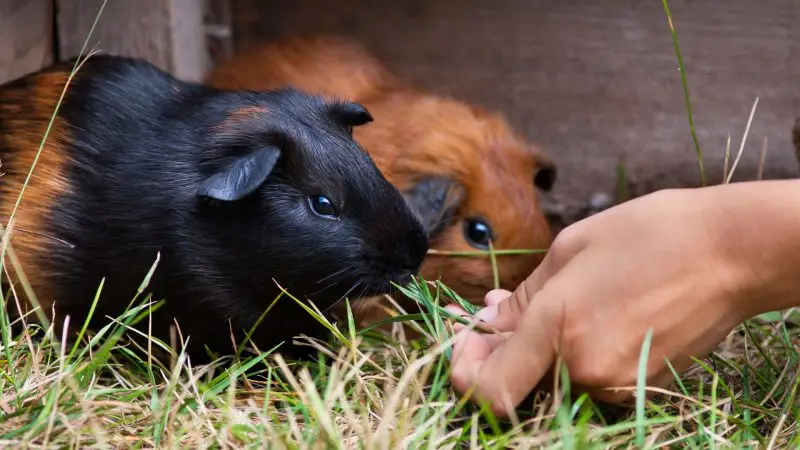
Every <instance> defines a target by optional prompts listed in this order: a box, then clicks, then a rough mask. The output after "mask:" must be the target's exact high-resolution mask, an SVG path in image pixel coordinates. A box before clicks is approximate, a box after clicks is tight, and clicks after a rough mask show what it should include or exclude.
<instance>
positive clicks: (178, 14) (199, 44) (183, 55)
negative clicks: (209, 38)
mask: <svg viewBox="0 0 800 450" xmlns="http://www.w3.org/2000/svg"><path fill="white" fill-rule="evenodd" d="M102 5H103V0H57V28H58V38H59V50H60V56H61V59H66V58H71V57H75V56H77V55H78V54H79V53H80V50H81V47H83V44H84V41H86V37H87V36H88V33H89V30H90V29H91V27H92V24H93V23H94V21H95V18H96V17H97V15H98V13H99V12H100V8H101V6H102ZM207 7H208V5H207V0H136V1H131V0H108V1H107V3H106V4H105V7H104V8H103V10H102V13H101V15H100V18H99V21H98V23H97V25H96V26H95V29H94V32H93V33H92V36H91V38H90V39H89V41H88V45H87V51H91V50H92V49H96V50H99V51H101V52H102V53H106V54H115V55H123V56H133V57H140V58H144V59H147V60H148V61H150V62H151V63H153V64H155V65H156V66H158V67H160V68H162V69H164V70H166V71H169V72H171V73H172V74H174V75H175V76H177V77H179V78H183V79H186V80H192V81H197V80H200V79H202V77H203V75H204V74H205V72H206V71H207V70H208V69H209V64H210V62H209V57H208V50H207V45H206V36H205V30H204V23H203V21H204V15H205V12H206V10H207Z"/></svg>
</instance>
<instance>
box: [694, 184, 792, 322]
mask: <svg viewBox="0 0 800 450" xmlns="http://www.w3.org/2000/svg"><path fill="white" fill-rule="evenodd" d="M696 193H697V194H698V197H699V198H700V201H701V202H704V203H705V206H707V208H708V211H709V214H708V221H707V225H708V227H709V239H711V240H712V248H713V252H714V254H715V255H716V261H717V262H718V263H719V267H720V274H721V277H720V278H721V279H722V282H723V284H724V289H725V292H726V297H727V300H726V301H727V302H729V305H728V306H730V307H731V308H732V310H733V312H734V314H735V315H736V317H737V319H738V320H739V321H743V320H746V319H748V318H750V317H753V316H755V315H758V314H761V313H764V312H768V311H774V310H780V309H786V308H790V307H793V306H798V305H800V278H798V274H800V226H798V224H800V180H771V181H757V182H742V183H735V184H729V185H720V186H713V187H708V188H701V189H699V190H697V191H696Z"/></svg>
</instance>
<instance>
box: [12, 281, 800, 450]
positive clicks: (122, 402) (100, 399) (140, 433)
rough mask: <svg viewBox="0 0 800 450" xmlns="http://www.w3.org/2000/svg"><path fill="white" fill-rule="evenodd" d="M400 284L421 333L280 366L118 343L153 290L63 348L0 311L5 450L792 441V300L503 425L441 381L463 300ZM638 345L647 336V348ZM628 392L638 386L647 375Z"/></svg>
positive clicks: (359, 340) (543, 400)
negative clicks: (655, 370)
mask: <svg viewBox="0 0 800 450" xmlns="http://www.w3.org/2000/svg"><path fill="white" fill-rule="evenodd" d="M405 293H406V294H408V295H410V296H412V297H414V298H416V299H418V300H419V301H420V304H421V306H422V310H423V311H424V314H420V316H421V317H420V320H418V321H415V322H413V323H412V322H408V323H407V325H408V326H413V327H415V329H416V330H417V331H418V332H419V333H420V336H419V337H417V338H416V339H409V338H407V337H405V329H404V328H403V326H402V324H401V322H402V321H406V320H407V319H408V317H409V316H412V315H410V314H406V315H401V316H399V317H398V318H396V319H395V324H394V325H393V326H392V328H393V329H392V331H391V332H388V331H378V330H376V329H374V328H373V329H358V328H357V327H356V326H355V324H354V323H353V320H352V315H351V316H350V317H349V318H348V319H347V320H346V321H345V322H344V323H343V324H340V325H339V326H338V327H336V329H337V333H335V334H334V333H331V338H330V339H329V340H326V341H314V340H310V339H306V340H305V341H306V342H307V343H308V345H313V346H315V347H316V348H317V350H318V352H319V353H318V355H319V356H318V359H317V360H312V361H306V362H299V361H285V360H283V358H282V357H281V355H280V353H278V352H275V351H266V352H263V353H260V354H258V356H248V357H241V358H232V359H231V358H229V359H227V360H219V361H217V362H215V363H213V364H209V365H205V366H198V367H195V366H193V365H192V364H191V362H190V361H188V360H187V359H186V358H185V356H184V355H183V354H182V353H181V352H173V353H172V354H171V355H170V356H169V358H166V359H167V361H161V360H159V359H158V358H156V357H155V356H154V355H153V354H152V352H148V351H147V348H143V347H138V348H137V347H135V346H134V345H133V344H132V343H131V342H129V341H128V340H126V335H127V333H130V331H127V332H126V330H127V325H130V324H132V323H133V322H135V321H136V320H137V319H138V320H146V315H147V311H148V308H149V306H150V303H149V301H148V300H147V299H145V300H146V301H145V302H144V303H142V304H140V305H137V306H135V307H132V308H131V309H130V311H129V313H127V314H126V315H124V316H122V317H120V318H119V321H118V322H116V323H114V324H111V325H109V326H108V327H106V328H104V329H101V330H99V331H98V332H97V333H93V332H91V331H87V333H86V335H85V337H84V339H83V340H82V341H81V342H79V343H77V344H76V345H75V346H74V347H72V348H66V347H65V346H62V345H60V343H59V340H58V339H56V336H54V335H53V333H52V332H51V331H50V330H51V329H46V328H43V327H40V326H37V325H35V324H33V323H31V324H30V325H29V326H28V327H27V328H26V329H25V330H24V331H21V332H19V333H18V334H13V333H12V331H11V327H10V326H9V325H10V324H9V322H8V316H7V315H6V314H3V315H2V317H0V335H1V337H2V342H3V345H2V349H0V358H2V359H0V392H1V393H2V396H1V397H0V411H2V414H0V446H3V447H4V448H5V447H16V446H23V445H25V446H29V447H32V448H39V447H47V448H64V447H69V448H78V447H80V448H84V447H87V446H90V445H100V446H111V447H126V448H128V447H131V448H154V447H158V448H174V447H183V448H200V447H202V448H205V447H246V448H263V447H264V446H269V447H270V448H401V447H409V448H467V447H469V448H477V447H485V448H508V447H536V448H541V447H546V448H627V447H630V446H633V447H636V448H644V447H648V448H655V447H662V448H663V447H681V448H685V447H689V448H716V447H723V446H729V447H735V448H739V447H751V448H770V447H771V448H785V447H787V446H795V445H800V434H798V429H797V426H796V424H795V422H796V419H797V417H798V416H797V414H798V412H800V411H798V406H799V405H798V402H797V401H796V399H797V390H798V385H799V384H800V377H799V376H798V369H799V368H800V354H799V353H798V344H800V336H799V335H798V328H797V326H796V325H797V323H798V319H799V318H800V315H798V314H797V313H796V312H795V311H788V312H786V313H784V314H782V315H779V316H777V317H772V318H771V321H765V320H761V319H754V320H752V321H749V322H747V323H745V324H743V325H742V326H741V327H739V328H738V329H736V330H734V332H733V333H731V335H730V336H729V338H728V339H727V340H726V341H725V342H723V343H722V344H721V345H720V347H719V348H718V349H717V351H716V352H714V353H713V354H712V355H710V356H709V357H708V358H706V359H704V360H702V361H698V362H697V364H696V365H695V366H694V367H693V368H692V369H690V370H689V371H688V372H687V373H684V374H680V376H676V383H675V384H674V388H672V389H668V390H658V395H657V397H655V398H653V399H650V400H648V399H645V397H644V396H640V397H638V398H637V403H636V406H635V407H633V408H631V409H620V408H609V407H605V406H603V405H598V404H595V403H593V402H592V401H591V399H590V398H588V397H587V396H583V395H581V396H576V397H575V398H573V396H572V394H571V393H570V386H569V378H568V376H566V373H564V372H562V373H560V374H558V375H557V376H559V386H560V387H559V389H558V390H557V391H555V392H550V393H540V394H539V395H538V396H537V397H535V398H532V399H531V400H530V402H528V403H527V404H526V405H524V407H522V408H520V410H519V411H518V412H517V414H518V418H517V422H512V421H501V420H499V419H497V418H496V417H493V416H492V414H491V413H490V412H489V411H488V410H487V409H483V408H481V405H476V404H473V403H471V402H465V401H464V399H463V398H462V397H461V396H460V395H459V394H458V393H457V392H455V391H453V390H452V389H451V388H450V385H449V379H448V367H449V364H448V359H449V349H450V343H449V336H450V332H449V330H448V325H447V324H446V321H445V318H444V316H443V313H442V309H441V307H440V305H441V304H443V303H444V302H445V301H453V300H456V301H458V300H459V299H458V297H457V296H456V295H455V293H453V292H452V291H450V290H448V289H447V288H446V286H444V285H442V284H441V283H426V282H422V281H419V282H416V283H414V284H413V285H412V286H410V287H408V288H405ZM284 300H285V301H291V300H290V299H288V298H284V299H282V300H280V301H284ZM310 319H311V318H310ZM318 319H319V320H322V321H324V320H325V319H323V318H321V317H318ZM265 320H269V316H267V318H266V319H265ZM327 325H330V326H335V325H334V324H330V323H327ZM37 340H38V342H37ZM152 345H153V346H159V347H162V348H165V349H166V348H167V347H166V346H165V345H164V344H163V343H160V342H152ZM647 347H648V345H647V342H645V343H644V344H643V347H642V352H643V353H644V354H646V352H647V350H648V349H647ZM676 375H677V374H676ZM632 388H633V389H636V390H637V391H638V392H640V393H641V392H643V391H644V389H647V387H646V386H644V385H643V384H641V383H640V384H639V385H637V386H635V387H632Z"/></svg>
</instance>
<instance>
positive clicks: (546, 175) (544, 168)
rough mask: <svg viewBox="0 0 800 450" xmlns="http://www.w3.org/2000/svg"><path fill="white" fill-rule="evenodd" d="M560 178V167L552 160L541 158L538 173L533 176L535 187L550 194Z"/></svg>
mask: <svg viewBox="0 0 800 450" xmlns="http://www.w3.org/2000/svg"><path fill="white" fill-rule="evenodd" d="M556 178H558V166H556V163H555V162H554V161H553V160H551V159H550V158H547V157H544V156H540V157H539V160H538V167H537V169H536V173H534V174H533V185H534V186H536V187H537V188H539V189H541V190H543V191H545V192H550V191H551V190H552V189H553V185H554V184H555V183H556Z"/></svg>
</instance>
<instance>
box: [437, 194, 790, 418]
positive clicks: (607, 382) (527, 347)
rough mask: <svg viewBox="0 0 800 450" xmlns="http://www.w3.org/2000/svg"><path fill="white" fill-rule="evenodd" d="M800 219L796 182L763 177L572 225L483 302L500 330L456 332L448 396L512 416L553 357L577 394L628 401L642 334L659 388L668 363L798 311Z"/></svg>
mask: <svg viewBox="0 0 800 450" xmlns="http://www.w3.org/2000/svg"><path fill="white" fill-rule="evenodd" d="M799 220H800V180H771V181H757V182H742V183H734V184H727V185H719V186H712V187H705V188H697V189H669V190H662V191H658V192H655V193H652V194H649V195H646V196H643V197H639V198H637V199H634V200H631V201H629V202H626V203H623V204H621V205H618V206H615V207H613V208H610V209H608V210H605V211H603V212H601V213H599V214H596V215H594V216H591V217H589V218H587V219H584V220H582V221H580V222H577V223H575V224H573V225H571V226H569V227H567V228H565V229H564V230H563V231H562V232H561V233H560V234H559V235H558V236H557V237H556V239H555V241H554V242H553V245H552V246H551V248H550V250H549V252H548V254H547V256H546V257H545V258H544V260H543V262H542V264H541V265H540V266H539V267H537V268H536V269H535V270H534V271H533V273H532V274H531V275H530V276H529V277H528V278H527V279H526V280H525V281H524V282H523V283H522V284H520V285H519V286H518V287H517V289H516V290H515V291H514V292H513V293H511V292H508V291H502V290H495V291H490V292H489V293H487V295H486V297H485V300H484V303H485V304H486V305H487V306H486V307H484V308H483V309H481V310H480V311H479V312H478V313H477V314H476V318H477V319H481V320H482V321H483V322H484V324H482V325H483V327H484V328H492V329H493V330H495V332H489V333H487V332H481V331H479V330H477V329H474V328H472V327H470V326H465V325H462V324H454V328H455V331H456V333H457V334H456V339H455V344H454V348H453V358H452V368H451V381H452V383H453V386H454V387H455V388H456V389H457V390H459V391H461V392H462V393H467V392H469V391H470V390H471V389H474V391H472V395H473V396H474V397H475V398H476V399H482V400H484V401H487V402H489V403H490V404H491V406H492V409H493V411H494V412H495V413H496V414H498V415H499V416H507V415H509V414H510V413H511V409H513V408H514V407H516V406H518V405H519V403H520V402H521V401H522V400H523V399H524V398H525V397H526V396H527V395H528V394H529V393H530V392H531V391H532V390H533V389H534V388H535V387H536V386H537V385H538V384H539V383H540V382H546V381H547V380H544V379H543V378H544V377H545V375H546V374H547V373H552V370H553V368H554V364H555V362H556V358H557V354H560V355H559V356H560V357H561V360H562V362H563V363H565V364H566V366H567V368H568V373H569V376H570V380H571V384H572V387H573V389H574V390H576V391H580V392H588V393H589V394H590V395H591V396H592V397H593V398H595V399H596V400H599V401H603V402H608V403H615V404H623V403H628V402H630V401H631V400H632V399H633V390H632V389H629V388H631V387H633V386H635V385H636V381H637V373H638V365H639V356H640V353H641V348H642V343H643V341H644V338H645V336H646V334H647V332H648V329H651V330H652V341H651V345H650V351H649V358H648V363H647V379H646V382H647V385H648V386H649V387H666V386H667V385H668V384H669V383H670V382H671V381H673V380H674V376H673V374H672V372H671V370H670V369H669V366H668V365H667V363H666V361H665V358H668V359H669V361H670V364H672V366H673V367H674V369H675V370H676V371H678V372H680V371H682V370H685V369H686V368H688V367H689V365H690V364H691V362H692V361H691V357H700V358H701V357H703V356H705V355H706V354H707V353H709V352H710V351H712V350H713V349H714V348H715V347H716V346H717V345H718V344H719V343H720V342H721V341H722V340H724V339H725V337H726V336H727V334H728V333H729V332H730V331H731V330H732V329H733V328H735V327H736V326H737V325H738V324H740V323H741V322H742V321H744V320H746V319H748V318H750V317H752V316H754V315H756V314H760V313H762V312H767V311H774V310H780V309H785V308H788V307H792V306H797V305H800V294H798V291H800V290H798V289H797V287H798V283H800V281H798V279H797V273H798V272H799V271H800V227H798V226H797V224H798V221H799ZM447 308H448V309H449V310H450V311H451V312H453V313H456V314H458V315H461V316H464V317H466V318H468V319H472V318H471V317H469V315H468V314H467V313H466V312H465V311H464V310H463V309H461V308H459V307H458V306H456V305H450V306H448V307H447ZM613 387H624V388H627V389H624V390H622V389H617V390H614V389H609V388H613ZM651 395H652V393H651Z"/></svg>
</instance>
